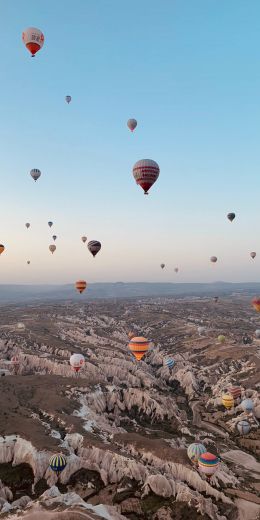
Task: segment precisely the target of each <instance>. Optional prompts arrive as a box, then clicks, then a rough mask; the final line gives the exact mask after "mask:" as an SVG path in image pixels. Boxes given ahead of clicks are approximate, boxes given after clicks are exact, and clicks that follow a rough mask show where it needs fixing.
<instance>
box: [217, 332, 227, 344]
mask: <svg viewBox="0 0 260 520" xmlns="http://www.w3.org/2000/svg"><path fill="white" fill-rule="evenodd" d="M218 341H219V343H225V341H226V336H224V334H220V335H219V336H218Z"/></svg>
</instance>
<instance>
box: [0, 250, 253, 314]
mask: <svg viewBox="0 0 260 520" xmlns="http://www.w3.org/2000/svg"><path fill="white" fill-rule="evenodd" d="M0 247H1V246H0ZM252 305H253V307H254V309H255V310H256V312H260V298H259V297H256V298H253V300H252Z"/></svg>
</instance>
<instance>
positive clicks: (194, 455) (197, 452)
mask: <svg viewBox="0 0 260 520" xmlns="http://www.w3.org/2000/svg"><path fill="white" fill-rule="evenodd" d="M206 452H207V450H206V448H205V446H204V445H203V444H201V443H200V442H193V443H192V444H190V445H189V447H188V449H187V455H188V457H189V459H190V460H191V462H195V463H196V462H198V459H199V458H200V457H201V455H202V454H203V453H206Z"/></svg>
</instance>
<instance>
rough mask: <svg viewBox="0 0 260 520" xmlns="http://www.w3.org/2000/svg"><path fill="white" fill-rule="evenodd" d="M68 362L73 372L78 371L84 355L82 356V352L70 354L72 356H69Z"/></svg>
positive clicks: (81, 365)
mask: <svg viewBox="0 0 260 520" xmlns="http://www.w3.org/2000/svg"><path fill="white" fill-rule="evenodd" d="M70 364H71V367H72V370H73V371H74V372H76V373H77V372H79V371H80V369H81V368H83V366H84V364H85V359H84V356H82V354H72V356H70Z"/></svg>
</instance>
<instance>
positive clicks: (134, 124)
mask: <svg viewBox="0 0 260 520" xmlns="http://www.w3.org/2000/svg"><path fill="white" fill-rule="evenodd" d="M127 126H128V128H129V129H130V130H131V132H133V131H134V129H135V128H136V127H137V121H136V119H128V121H127Z"/></svg>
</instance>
